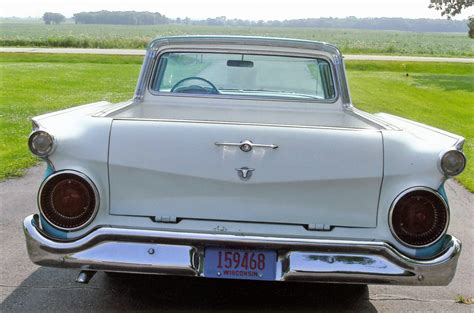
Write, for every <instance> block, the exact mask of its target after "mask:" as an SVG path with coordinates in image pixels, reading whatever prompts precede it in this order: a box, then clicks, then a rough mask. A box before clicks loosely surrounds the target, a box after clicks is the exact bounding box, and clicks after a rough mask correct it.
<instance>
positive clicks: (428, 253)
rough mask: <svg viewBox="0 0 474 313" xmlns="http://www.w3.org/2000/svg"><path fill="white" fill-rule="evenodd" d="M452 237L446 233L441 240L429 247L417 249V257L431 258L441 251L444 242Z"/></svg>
mask: <svg viewBox="0 0 474 313" xmlns="http://www.w3.org/2000/svg"><path fill="white" fill-rule="evenodd" d="M450 239H451V236H449V235H445V236H444V237H442V238H441V239H440V240H438V241H436V242H435V243H434V244H432V245H431V246H428V247H424V248H420V249H416V252H415V257H417V258H421V259H424V258H430V257H433V256H435V255H436V254H438V253H439V252H440V251H441V248H442V247H443V246H444V244H445V243H446V242H447V241H449V240H450Z"/></svg>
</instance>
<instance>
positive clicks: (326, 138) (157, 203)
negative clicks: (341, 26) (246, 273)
mask: <svg viewBox="0 0 474 313" xmlns="http://www.w3.org/2000/svg"><path fill="white" fill-rule="evenodd" d="M168 48H171V47H168ZM227 48H231V47H227ZM241 48H242V47H241ZM265 49H267V51H271V49H273V48H272V47H262V48H260V50H259V51H265ZM275 49H277V48H275ZM303 50H304V49H300V51H298V53H300V54H301V53H303V52H305V51H303ZM292 51H293V52H294V51H296V50H295V49H286V50H285V52H286V53H291V52H292ZM306 53H310V54H311V53H312V54H318V55H320V54H322V55H324V53H323V52H318V51H310V52H308V51H306ZM326 56H327V57H330V55H326ZM257 108H259V109H260V110H258V109H257ZM285 117H288V119H285ZM34 121H35V122H36V123H37V124H38V125H39V128H40V129H44V130H46V131H48V132H49V133H50V134H52V135H53V136H54V138H55V140H56V148H55V150H54V152H53V153H52V155H51V156H49V161H50V162H51V163H52V164H53V166H54V168H55V170H56V171H58V170H66V169H71V170H77V171H80V172H83V173H84V174H85V175H87V176H88V177H90V178H91V180H93V181H94V184H95V185H96V186H97V188H98V192H99V195H100V208H99V212H98V214H97V216H96V218H95V220H94V221H93V222H92V223H91V224H90V225H88V226H87V227H85V228H83V229H81V230H78V231H75V232H70V233H67V234H64V236H65V237H69V238H74V237H78V236H81V235H84V234H86V233H87V232H89V231H91V230H92V229H93V228H96V227H98V226H101V225H111V226H117V227H123V228H129V227H131V228H146V229H162V230H177V231H184V232H186V231H196V232H204V233H213V232H226V233H231V234H259V235H261V236H268V235H271V236H287V237H292V236H293V237H300V238H303V237H310V238H329V239H344V238H346V239H347V238H350V239H353V240H369V241H370V240H379V241H385V242H389V243H390V244H391V245H393V246H395V247H396V248H397V249H398V250H399V251H401V252H403V253H405V254H406V255H411V256H416V255H417V253H418V252H417V250H416V249H413V248H409V247H405V246H403V245H401V244H400V243H399V242H397V241H396V240H395V239H394V238H393V236H392V235H391V232H390V230H389V228H388V210H389V208H390V205H391V203H392V201H393V200H394V199H395V198H396V197H397V195H398V194H400V193H401V192H403V191H404V190H406V189H408V188H411V187H414V186H424V187H428V188H431V189H433V190H437V189H438V188H439V187H440V186H441V185H442V184H443V183H444V181H445V179H446V177H444V176H443V174H442V173H441V171H440V170H439V168H438V166H439V156H440V154H441V153H442V152H444V151H446V150H448V149H450V148H452V147H457V148H461V146H462V141H463V138H462V137H460V136H456V135H453V134H450V133H447V132H443V131H440V130H438V129H434V128H431V127H428V126H426V125H422V124H419V123H414V122H411V121H408V120H405V119H401V118H398V117H395V116H391V115H388V114H376V115H370V114H361V113H360V112H358V111H355V112H354V111H353V110H352V108H350V107H349V108H345V107H344V106H343V105H342V102H341V99H338V101H336V102H335V103H307V102H304V101H273V100H261V101H260V100H259V101H257V100H253V101H249V100H245V99H238V100H237V99H227V100H221V99H217V100H216V99H215V98H209V97H207V98H206V97H164V96H155V95H153V94H150V93H149V92H147V91H145V94H144V99H143V102H142V103H132V102H128V103H121V104H116V105H112V104H110V103H108V102H99V103H93V104H89V105H85V106H79V107H75V108H72V109H68V110H63V111H59V112H53V113H50V114H46V115H42V116H39V117H35V118H34ZM289 121H291V122H289ZM112 125H113V126H112ZM246 139H248V140H252V141H253V142H256V143H262V144H267V143H268V144H276V145H278V146H279V147H278V149H258V148H255V149H253V150H252V151H251V152H248V153H245V152H242V151H241V150H239V149H238V147H237V148H230V147H229V148H228V147H219V146H216V145H215V142H216V141H222V142H235V141H237V142H238V141H241V140H246ZM109 140H110V143H111V145H110V151H109ZM109 159H110V172H109V169H108V166H109V165H108V160H109ZM244 166H245V167H249V168H253V169H255V171H254V172H253V174H252V175H253V176H252V177H251V179H250V180H248V181H241V180H240V179H239V177H238V175H237V171H236V170H235V169H236V168H241V167H244ZM109 174H110V180H109ZM382 175H383V184H382V186H380V185H381V180H382ZM109 183H110V186H111V189H110V190H109ZM380 187H381V188H380ZM379 192H380V193H379ZM109 196H110V197H111V199H109ZM379 196H380V199H378V198H379ZM260 209H262V210H260ZM178 213H180V214H178ZM160 215H162V216H170V217H173V216H175V217H176V216H178V217H179V216H180V215H181V217H194V218H195V217H199V218H207V220H193V219H183V220H181V221H180V222H179V223H178V224H169V223H155V222H153V221H152V220H151V219H150V218H149V216H160ZM216 218H220V219H221V220H215V219H216ZM250 220H251V221H254V223H247V221H250ZM281 223H283V224H281ZM301 224H329V225H333V226H334V225H335V226H338V227H334V228H332V229H331V230H330V231H329V232H328V231H324V232H323V231H308V230H306V229H305V228H304V227H303V226H302V225H301ZM346 226H351V227H346Z"/></svg>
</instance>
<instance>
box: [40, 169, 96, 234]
mask: <svg viewBox="0 0 474 313" xmlns="http://www.w3.org/2000/svg"><path fill="white" fill-rule="evenodd" d="M61 175H73V176H77V177H79V178H81V179H83V180H84V181H85V182H86V183H87V184H88V185H89V186H90V187H91V189H92V192H93V196H94V199H95V203H94V208H93V211H92V214H91V215H90V217H89V218H88V219H87V220H86V221H84V222H83V223H82V224H81V225H79V226H76V227H64V226H61V225H58V224H57V223H55V222H54V221H52V220H50V219H49V218H48V217H47V214H45V211H44V208H43V205H42V201H41V196H42V193H43V191H44V189H45V186H46V185H47V184H48V183H49V182H50V181H51V180H53V179H55V178H57V177H58V176H61ZM37 203H38V208H39V210H40V212H41V216H42V217H43V218H44V219H45V220H46V221H47V222H48V223H49V224H51V225H52V226H53V227H55V228H57V229H59V230H64V231H76V230H79V229H82V228H84V227H86V226H87V225H89V224H90V223H91V222H92V221H93V220H94V219H95V217H96V215H97V212H98V211H99V205H100V198H99V192H98V191H97V187H96V185H95V184H94V182H93V181H92V180H91V179H90V178H89V177H88V176H87V175H85V174H83V173H81V172H78V171H74V170H62V171H58V172H55V173H53V174H51V175H49V176H48V177H46V178H45V179H44V180H43V182H42V183H41V186H40V188H39V190H38V195H37Z"/></svg>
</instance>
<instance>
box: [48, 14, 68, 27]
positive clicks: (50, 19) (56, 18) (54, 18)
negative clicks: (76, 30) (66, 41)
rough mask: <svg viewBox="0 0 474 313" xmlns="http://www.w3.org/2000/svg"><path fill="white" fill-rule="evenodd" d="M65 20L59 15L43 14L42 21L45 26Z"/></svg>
mask: <svg viewBox="0 0 474 313" xmlns="http://www.w3.org/2000/svg"><path fill="white" fill-rule="evenodd" d="M65 20H66V17H65V16H64V15H62V14H60V13H53V12H46V13H44V14H43V21H44V23H45V24H47V25H50V24H59V23H62V22H64V21H65Z"/></svg>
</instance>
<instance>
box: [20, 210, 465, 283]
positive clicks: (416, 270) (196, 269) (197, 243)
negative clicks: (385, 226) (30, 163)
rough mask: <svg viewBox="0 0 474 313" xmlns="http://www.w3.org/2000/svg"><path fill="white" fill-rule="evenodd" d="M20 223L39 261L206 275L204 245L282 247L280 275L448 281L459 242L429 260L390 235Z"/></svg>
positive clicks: (336, 279)
mask: <svg viewBox="0 0 474 313" xmlns="http://www.w3.org/2000/svg"><path fill="white" fill-rule="evenodd" d="M37 219H38V217H37V216H34V215H30V216H28V217H27V218H26V219H25V221H24V223H23V230H24V233H25V236H26V244H27V248H28V254H29V256H30V258H31V260H32V261H33V262H34V263H36V264H39V265H43V266H52V267H62V268H80V269H83V270H84V269H87V270H106V271H118V272H133V273H155V274H172V275H183V276H199V277H204V273H203V264H204V262H205V254H204V252H205V250H204V249H205V247H208V246H223V247H236V248H239V247H241V248H246V249H252V248H257V249H274V250H276V251H278V260H277V275H276V277H275V280H280V281H295V280H297V281H315V282H341V283H383V284H396V285H431V286H435V285H447V284H449V282H450V281H451V280H452V278H453V277H454V274H455V271H456V265H457V261H458V258H459V254H460V252H461V242H460V241H459V240H457V239H456V238H454V237H450V236H448V237H447V238H446V240H445V243H444V246H443V248H442V250H441V251H442V252H440V253H439V254H438V255H437V256H435V257H433V258H432V259H430V260H416V259H413V258H409V257H407V256H405V255H403V254H401V253H400V252H398V251H397V250H396V249H395V248H393V247H392V246H391V245H389V244H387V243H385V242H378V241H351V240H327V239H305V238H278V237H263V236H244V235H232V234H220V233H215V234H214V233H212V234H210V233H185V232H172V231H158V230H145V229H128V228H113V227H102V228H98V229H96V230H94V231H93V232H91V233H89V234H88V235H86V236H84V237H82V238H79V239H77V240H74V241H56V240H53V239H51V238H49V237H48V236H47V235H45V234H43V233H42V231H41V230H40V229H39V228H38V227H37V226H36V225H37Z"/></svg>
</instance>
